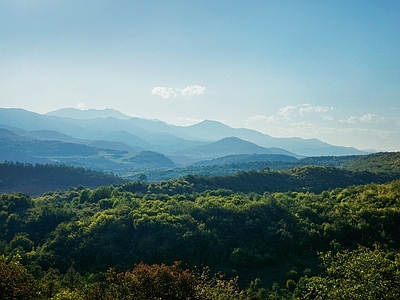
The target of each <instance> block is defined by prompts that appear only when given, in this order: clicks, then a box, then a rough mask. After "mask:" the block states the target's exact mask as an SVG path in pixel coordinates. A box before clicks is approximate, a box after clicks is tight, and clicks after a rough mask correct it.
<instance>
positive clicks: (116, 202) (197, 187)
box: [0, 168, 400, 299]
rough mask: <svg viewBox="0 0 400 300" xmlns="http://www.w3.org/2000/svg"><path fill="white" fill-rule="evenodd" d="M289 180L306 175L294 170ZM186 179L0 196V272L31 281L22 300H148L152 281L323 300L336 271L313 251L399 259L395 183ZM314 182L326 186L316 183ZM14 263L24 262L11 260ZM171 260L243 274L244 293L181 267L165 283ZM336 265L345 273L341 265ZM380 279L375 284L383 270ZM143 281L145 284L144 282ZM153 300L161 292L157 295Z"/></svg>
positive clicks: (399, 204)
mask: <svg viewBox="0 0 400 300" xmlns="http://www.w3.org/2000/svg"><path fill="white" fill-rule="evenodd" d="M319 170H321V172H327V171H329V172H331V171H332V170H331V169H330V168H328V169H326V168H322V169H319ZM291 172H293V174H297V175H296V176H300V177H301V176H303V174H302V172H299V171H298V170H293V171H291ZM269 173H270V172H269V171H267V172H263V173H261V175H262V176H270V174H269ZM257 174H258V173H257V172H255V173H254V174H253V173H250V174H245V173H243V174H238V175H237V177H238V179H237V180H236V181H234V183H235V184H237V185H239V184H240V182H241V181H240V180H247V181H245V182H246V183H250V182H251V181H252V180H253V181H254V180H256V178H257V177H256V176H257ZM264 174H267V175H264ZM319 174H321V173H319ZM323 174H326V173H323ZM328 174H329V173H328ZM246 176H247V177H246ZM252 176H253V177H252ZM285 176H287V175H285ZM324 176H325V175H324ZM320 177H322V175H320ZM246 178H247V179H246ZM186 179H187V180H186V181H185V180H176V181H171V182H164V183H160V184H155V183H143V182H131V183H127V184H124V185H121V186H101V187H99V188H96V189H88V188H84V187H78V188H71V189H69V190H68V191H56V192H48V193H45V194H43V195H42V196H39V197H35V198H31V197H29V196H28V195H26V194H22V193H13V194H2V195H1V196H0V253H3V254H4V255H5V257H4V258H2V259H3V260H2V265H1V270H2V272H9V273H10V274H16V273H15V272H14V271H12V272H11V271H7V270H14V269H17V270H18V272H20V271H21V272H22V273H21V274H26V275H24V276H25V277H21V278H26V280H25V279H24V281H22V282H21V284H22V286H25V285H28V286H29V289H25V290H24V291H26V292H27V293H28V295H29V296H27V298H26V299H31V298H29V297H31V295H34V296H32V297H43V298H45V299H46V297H47V299H49V298H51V297H56V298H54V299H95V298H96V297H98V296H93V295H99V294H101V295H103V296H104V298H102V299H110V298H106V297H111V296H107V295H114V296H115V295H119V294H118V293H121V294H120V296H115V297H117V298H115V299H142V298H140V297H144V298H143V299H145V298H146V297H150V296H149V295H148V294H144V296H140V295H142V294H140V293H144V292H143V290H145V291H146V292H147V291H148V290H149V289H148V288H143V287H140V286H141V284H146V283H149V282H151V286H155V287H157V288H160V289H161V290H162V289H163V286H164V288H165V285H163V284H162V282H163V281H162V280H164V282H169V283H167V284H166V285H167V286H169V287H174V286H176V288H174V289H176V290H175V292H173V293H175V294H176V295H177V294H179V293H180V292H179V291H180V290H182V289H184V290H185V291H186V292H187V293H189V294H190V293H193V294H190V295H192V296H191V297H192V299H197V298H196V297H197V296H196V295H198V294H196V293H200V292H199V291H198V290H191V289H190V286H202V287H203V293H204V294H203V296H202V297H203V298H201V297H200V298H199V299H208V298H206V296H204V295H212V296H209V297H210V298H209V299H239V298H238V297H242V296H243V297H247V298H249V299H250V298H251V299H282V297H283V298H284V299H289V298H293V299H295V298H296V297H298V298H301V297H303V296H304V297H308V298H309V299H314V298H315V299H323V298H324V296H321V297H322V298H321V297H320V298H318V297H317V296H316V295H320V294H321V293H322V292H319V290H318V283H319V282H320V281H318V280H325V281H327V282H328V281H329V280H333V279H335V280H336V277H335V276H337V273H329V272H328V274H327V277H325V275H323V273H320V270H319V268H318V267H317V265H316V261H317V259H318V257H317V253H318V252H321V251H322V252H327V251H331V253H336V252H337V251H339V253H341V252H340V251H341V250H344V249H348V250H355V249H357V247H358V246H359V245H363V246H364V247H373V246H374V244H376V243H378V244H379V245H380V247H381V248H379V251H380V252H382V255H381V256H382V257H387V255H390V253H392V254H391V255H392V256H393V259H395V261H396V259H397V256H396V254H394V253H396V252H397V251H398V250H399V247H400V246H399V245H400V232H399V228H400V180H397V181H393V182H389V183H385V184H378V183H370V184H367V185H353V186H348V187H346V188H336V189H332V190H325V191H323V192H321V193H318V194H314V193H310V192H301V191H298V192H295V191H287V192H273V193H270V192H267V191H264V192H263V193H260V192H259V191H261V190H258V189H257V188H258V185H257V184H253V185H252V186H250V187H249V190H251V189H257V191H258V193H255V192H246V193H243V192H235V191H233V190H230V189H221V188H218V189H208V190H205V187H206V186H205V185H204V181H200V182H196V181H193V180H192V182H190V179H196V178H186ZM200 180H204V179H203V178H200ZM207 180H210V179H209V178H208V179H207ZM220 180H221V182H214V185H213V186H218V185H221V186H223V185H222V183H223V178H221V179H220ZM226 180H228V179H226ZM315 180H322V179H321V178H318V176H316V177H315ZM228 181H229V180H228ZM256 182H258V181H256ZM242 184H243V186H245V183H242ZM275 184H277V185H278V184H279V181H276V182H275ZM363 249H364V248H363ZM355 251H358V250H355ZM372 251H375V250H372ZM376 251H378V250H376ZM328 253H329V252H328ZM345 253H353V252H345ZM354 253H355V254H354V255H353V256H344V258H346V259H347V258H348V259H353V260H354V259H358V258H357V257H359V256H357V255H358V254H360V253H358V252H354ZM387 253H388V254H387ZM329 255H331V256H330V257H332V258H333V259H330V260H328V261H329V262H333V261H335V259H336V258H339V257H341V256H335V255H336V254H329ZM18 256H19V257H20V260H19V261H18V262H17V263H16V262H10V260H12V259H13V258H15V257H18ZM388 257H389V256H388ZM344 258H343V259H344ZM360 259H361V258H360ZM175 261H181V262H182V263H184V264H186V265H187V266H188V268H189V269H190V270H194V269H193V268H195V266H201V265H207V266H210V267H211V270H213V272H214V271H216V270H221V271H222V270H223V271H224V273H226V275H227V276H228V277H230V276H233V277H234V276H236V275H239V280H240V284H241V286H242V288H243V289H246V291H245V290H243V291H242V292H240V291H238V289H237V286H236V285H235V283H234V282H232V281H230V280H228V279H226V280H222V279H221V281H218V280H217V279H218V278H217V279H215V277H213V276H211V277H210V278H211V279H210V278H208V279H207V280H206V281H203V283H201V284H200V283H198V282H197V281H196V280H203V279H201V278H203V277H202V275H201V274H202V273H201V272H199V273H196V272H195V271H189V270H186V269H182V268H180V267H179V269H176V270H178V271H177V273H176V274H177V275H173V274H175V273H174V272H175V271H173V272H172V274H171V273H168V272H169V271H168V272H167V273H165V272H166V270H169V269H168V268H171V270H175V268H178V265H176V264H174V262H175ZM326 261H327V260H326V259H325V260H324V262H326ZM343 261H344V260H343ZM141 262H143V263H144V264H141ZM135 264H136V267H135V268H133V269H132V267H133V266H135ZM331 264H332V263H331ZM325 266H326V267H327V264H326V263H325ZM339 266H341V267H342V268H344V269H346V268H347V267H346V266H347V265H346V264H345V263H344V262H343V263H340V265H338V267H339ZM349 266H350V265H349ZM328 267H329V266H328ZM13 268H14V269H13ZM110 268H113V270H110ZM166 268H167V269H166ZM382 268H383V269H385V268H389V269H390V268H391V267H390V264H388V265H382ZM310 269H311V270H310ZM107 270H109V271H107ZM13 272H14V273H13ZM374 272H377V273H378V275H377V278H380V277H379V276H381V269H379V268H377V269H376V271H374ZM140 274H142V275H143V274H144V275H143V276H144V278H145V279H146V280H144V279H143V280H144V281H141V280H142V279H140V278H142V277H140V276H142V275H140ZM168 274H170V275H168ZM338 274H341V273H338ZM396 274H397V273H396ZM396 274H395V275H393V276H398V275H396ZM167 275H168V276H167ZM312 275H315V276H319V277H314V276H312ZM10 276H14V275H10ZM152 276H153V277H152ZM171 276H172V277H171ZM329 276H331V277H329ZM151 278H153V279H151ZM161 278H162V280H161ZM212 278H213V279H212ZM318 278H322V279H318ZM331 278H333V279H331ZM396 278H397V277H395V279H394V282H397V281H396V280H397V279H396ZM21 280H22V279H21ZM191 280H193V281H191ZM204 280H205V279H204ZM274 281H275V282H277V283H275V284H273V282H274ZM218 282H219V283H218ZM15 284H18V282H17V281H16V282H15ZM180 284H182V285H183V286H181V285H180ZM218 284H219V285H220V287H218ZM138 286H139V287H138ZM186 288H187V289H186ZM343 288H344V289H345V288H346V287H345V286H344V287H343ZM16 290H18V291H19V290H20V289H19V288H16ZM135 290H136V291H137V292H135ZM217 291H220V294H218V292H217ZM315 291H317V292H318V293H317V294H315V293H316V292H315ZM325 292H326V293H328V291H325ZM96 293H97V294H96ZM124 293H125V294H124ZM135 293H136V294H135ZM137 293H139V294H137ZM168 293H169V292H165V291H164V292H162V295H164V296H162V297H161V296H160V297H161V298H162V299H169V298H168V297H167V296H165V295H167V294H168ZM216 293H217V294H216ZM229 293H233V294H229ZM240 293H242V294H240ZM354 293H357V291H354ZM127 295H128V296H127ZM157 295H161V294H152V295H151V297H159V296H157ZM185 295H186V294H185ZM216 295H219V296H216ZM232 295H235V296H232ZM239 295H242V296H239ZM246 295H247V296H246ZM321 295H322V294H321ZM326 295H330V294H326ZM57 297H58V298H57ZM85 297H86V298H85ZM91 297H92V298H91ZM182 297H183V296H182ZM218 297H220V298H218ZM273 297H275V298H273ZM313 297H314V298H313ZM328 298H329V297H328ZM21 299H23V298H21ZM97 299H101V298H97ZM148 299H149V298H148ZM150 299H151V298H150ZM177 299H179V298H177ZM182 299H184V298H182ZM325 299H326V298H325ZM338 299H339V298H338ZM354 299H358V298H356V297H354ZM360 299H363V298H360Z"/></svg>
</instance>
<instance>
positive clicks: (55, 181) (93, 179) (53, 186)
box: [0, 162, 124, 195]
mask: <svg viewBox="0 0 400 300" xmlns="http://www.w3.org/2000/svg"><path fill="white" fill-rule="evenodd" d="M123 182H124V180H123V179H122V178H119V177H116V176H114V175H112V174H106V173H104V172H98V171H92V170H86V169H84V168H75V167H71V166H66V165H52V164H46V165H41V164H35V165H32V164H23V163H18V162H17V163H13V162H5V163H0V193H5V192H7V193H10V192H23V193H27V194H30V195H41V194H43V193H44V192H47V191H54V190H57V189H63V190H65V189H68V188H70V187H75V186H78V185H84V186H88V187H92V188H95V187H98V186H102V185H107V184H117V183H123Z"/></svg>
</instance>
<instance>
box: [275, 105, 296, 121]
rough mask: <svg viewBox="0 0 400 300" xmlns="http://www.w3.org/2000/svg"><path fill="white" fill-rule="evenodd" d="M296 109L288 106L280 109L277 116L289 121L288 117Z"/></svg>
mask: <svg viewBox="0 0 400 300" xmlns="http://www.w3.org/2000/svg"><path fill="white" fill-rule="evenodd" d="M295 109H296V106H293V105H289V106H285V107H282V108H281V109H279V111H278V115H281V116H283V117H284V118H285V119H288V120H289V119H290V115H291V114H292V112H293V111H294V110H295Z"/></svg>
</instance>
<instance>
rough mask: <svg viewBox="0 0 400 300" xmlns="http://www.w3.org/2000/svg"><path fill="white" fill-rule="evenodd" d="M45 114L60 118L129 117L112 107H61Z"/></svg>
mask: <svg viewBox="0 0 400 300" xmlns="http://www.w3.org/2000/svg"><path fill="white" fill-rule="evenodd" d="M46 115H48V116H57V117H62V118H71V119H80V120H86V119H95V118H108V117H112V118H116V119H121V120H126V119H130V118H131V117H129V116H127V115H125V114H123V113H121V112H120V111H118V110H116V109H112V108H105V109H95V108H90V109H86V110H80V109H77V108H73V107H70V108H61V109H58V110H55V111H51V112H48V113H47V114H46Z"/></svg>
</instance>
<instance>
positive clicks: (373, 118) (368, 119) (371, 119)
mask: <svg viewBox="0 0 400 300" xmlns="http://www.w3.org/2000/svg"><path fill="white" fill-rule="evenodd" d="M384 120H385V117H382V116H378V115H375V114H366V115H363V116H362V117H360V121H361V122H364V123H378V122H381V121H384Z"/></svg>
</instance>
